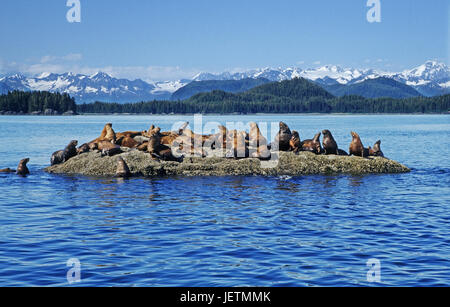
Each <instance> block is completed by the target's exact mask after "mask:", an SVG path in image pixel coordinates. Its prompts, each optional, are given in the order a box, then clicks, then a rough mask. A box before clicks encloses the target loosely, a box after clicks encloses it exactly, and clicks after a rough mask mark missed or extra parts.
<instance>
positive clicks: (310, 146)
mask: <svg viewBox="0 0 450 307" xmlns="http://www.w3.org/2000/svg"><path fill="white" fill-rule="evenodd" d="M321 135H322V133H320V132H319V133H317V134H316V135H315V136H314V138H313V139H312V140H304V141H303V142H302V150H303V151H309V152H312V153H315V154H316V155H320V154H321V153H322V145H321V144H320V136H321Z"/></svg>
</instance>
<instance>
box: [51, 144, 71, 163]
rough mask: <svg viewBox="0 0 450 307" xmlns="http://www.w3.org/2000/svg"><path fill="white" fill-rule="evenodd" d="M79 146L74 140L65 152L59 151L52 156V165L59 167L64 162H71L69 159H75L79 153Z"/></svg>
mask: <svg viewBox="0 0 450 307" xmlns="http://www.w3.org/2000/svg"><path fill="white" fill-rule="evenodd" d="M77 145H78V141H76V140H74V141H71V142H70V143H69V145H67V146H66V148H65V149H64V150H58V151H56V152H54V153H53V154H52V157H51V159H50V164H51V165H52V166H53V165H57V164H61V163H64V162H67V161H69V159H71V158H73V157H75V156H76V155H77V154H78V153H77Z"/></svg>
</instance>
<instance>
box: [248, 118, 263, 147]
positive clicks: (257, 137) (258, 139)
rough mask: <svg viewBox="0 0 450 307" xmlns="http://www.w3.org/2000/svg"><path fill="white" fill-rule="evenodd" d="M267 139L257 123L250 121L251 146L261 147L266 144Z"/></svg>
mask: <svg viewBox="0 0 450 307" xmlns="http://www.w3.org/2000/svg"><path fill="white" fill-rule="evenodd" d="M266 145H267V139H266V138H265V137H264V136H263V135H262V133H261V130H260V129H259V126H258V124H257V123H254V122H251V123H250V133H249V146H250V147H254V148H259V147H260V146H266Z"/></svg>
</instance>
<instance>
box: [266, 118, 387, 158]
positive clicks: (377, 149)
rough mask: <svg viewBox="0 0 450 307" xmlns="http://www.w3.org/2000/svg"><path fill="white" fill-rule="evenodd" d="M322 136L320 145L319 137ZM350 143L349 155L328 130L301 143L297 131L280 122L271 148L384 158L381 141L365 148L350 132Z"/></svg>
mask: <svg viewBox="0 0 450 307" xmlns="http://www.w3.org/2000/svg"><path fill="white" fill-rule="evenodd" d="M322 134H323V140H322V143H321V142H320V137H321V135H322ZM351 135H352V142H351V144H350V147H349V153H347V152H345V151H344V150H342V149H340V148H339V147H338V145H337V143H336V140H335V139H334V137H333V135H332V133H331V131H330V130H323V131H322V132H318V133H317V134H316V135H315V136H314V138H312V139H307V140H304V141H301V139H300V135H299V133H298V132H297V131H295V130H293V131H292V132H291V130H290V129H289V127H288V125H286V124H285V123H283V122H281V123H280V132H279V133H278V135H277V136H276V137H275V143H274V144H273V145H272V146H271V148H278V149H279V150H280V151H293V152H295V153H299V152H300V151H307V152H312V153H314V154H317V155H320V154H324V155H338V156H348V155H354V156H360V157H369V156H372V157H384V154H383V152H382V151H381V141H377V142H376V143H375V145H374V146H373V148H372V147H369V148H365V147H364V145H363V144H362V141H361V138H360V137H359V135H358V134H357V133H356V132H351Z"/></svg>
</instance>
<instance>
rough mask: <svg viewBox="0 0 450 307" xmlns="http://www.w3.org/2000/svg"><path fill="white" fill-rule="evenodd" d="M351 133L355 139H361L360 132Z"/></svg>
mask: <svg viewBox="0 0 450 307" xmlns="http://www.w3.org/2000/svg"><path fill="white" fill-rule="evenodd" d="M350 134H351V135H352V138H353V139H359V135H358V133H356V132H353V131H352V132H350Z"/></svg>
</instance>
